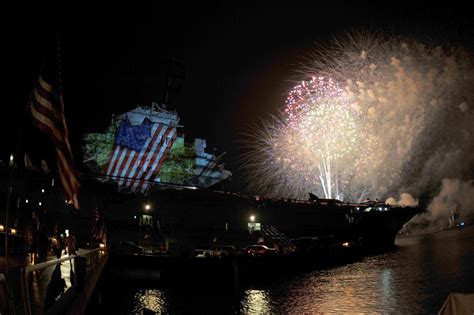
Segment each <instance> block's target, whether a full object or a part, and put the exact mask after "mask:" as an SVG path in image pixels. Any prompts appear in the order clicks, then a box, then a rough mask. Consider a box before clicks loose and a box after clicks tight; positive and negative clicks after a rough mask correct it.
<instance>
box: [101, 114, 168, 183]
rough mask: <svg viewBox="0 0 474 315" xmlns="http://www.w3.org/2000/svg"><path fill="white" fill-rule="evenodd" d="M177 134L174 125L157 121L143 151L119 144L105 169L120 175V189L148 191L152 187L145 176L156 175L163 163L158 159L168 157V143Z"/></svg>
mask: <svg viewBox="0 0 474 315" xmlns="http://www.w3.org/2000/svg"><path fill="white" fill-rule="evenodd" d="M175 134H176V128H175V127H173V126H168V125H164V124H158V123H154V124H152V127H151V131H150V136H149V137H148V138H147V140H146V141H145V143H144V144H143V147H142V149H141V150H140V151H135V150H132V149H130V148H128V147H126V146H123V145H117V144H116V145H115V146H114V149H113V151H112V153H111V156H110V159H109V161H108V163H107V165H106V166H105V173H106V174H107V175H109V176H113V177H117V178H118V179H117V182H118V184H119V187H120V189H124V188H130V191H131V192H135V191H137V190H140V191H142V192H145V191H146V190H147V189H148V187H149V184H148V183H146V182H145V180H150V179H151V180H153V179H154V178H153V175H154V174H156V173H157V172H158V171H159V168H160V167H161V165H162V163H159V161H161V160H162V159H163V158H166V155H167V153H168V151H169V148H168V147H170V146H171V145H172V142H173V141H174V139H175V138H176V136H175ZM167 137H168V139H170V138H169V137H171V139H170V140H171V141H169V140H168V141H167V140H166V139H167ZM168 142H169V143H168Z"/></svg>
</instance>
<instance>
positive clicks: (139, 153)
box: [84, 103, 232, 194]
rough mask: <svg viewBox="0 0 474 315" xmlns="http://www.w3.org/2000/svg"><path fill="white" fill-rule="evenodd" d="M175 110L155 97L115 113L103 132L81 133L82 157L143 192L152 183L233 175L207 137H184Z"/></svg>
mask: <svg viewBox="0 0 474 315" xmlns="http://www.w3.org/2000/svg"><path fill="white" fill-rule="evenodd" d="M182 127H183V126H181V125H179V116H178V114H177V112H176V111H168V110H165V109H164V108H162V107H160V106H159V105H158V104H156V103H153V104H152V106H150V107H142V106H138V107H136V108H135V109H133V110H131V111H129V112H126V113H123V114H121V115H119V116H116V117H113V118H112V122H111V125H110V126H109V128H108V129H107V130H106V132H105V133H103V134H99V133H89V134H86V135H85V136H84V163H85V164H86V165H87V166H88V167H89V168H90V169H91V171H92V172H94V173H95V174H97V175H102V176H104V177H103V178H104V180H112V181H114V182H115V183H116V184H117V185H118V188H119V190H121V191H127V192H131V193H136V192H140V193H143V194H147V193H148V191H149V190H150V188H151V187H156V186H166V185H178V186H193V187H199V188H207V187H211V186H213V185H215V184H217V183H219V182H222V181H224V180H226V179H228V178H230V177H231V175H232V173H231V172H230V171H228V170H225V169H224V164H223V163H222V162H221V161H220V158H219V157H216V156H215V155H213V154H210V153H207V152H206V145H207V144H206V140H204V139H195V140H194V143H192V144H189V143H186V141H185V138H184V135H183V134H179V128H182Z"/></svg>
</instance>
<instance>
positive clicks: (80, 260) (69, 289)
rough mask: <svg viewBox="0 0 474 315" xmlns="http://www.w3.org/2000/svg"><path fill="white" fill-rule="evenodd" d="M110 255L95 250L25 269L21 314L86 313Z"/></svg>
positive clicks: (21, 287) (18, 312)
mask: <svg viewBox="0 0 474 315" xmlns="http://www.w3.org/2000/svg"><path fill="white" fill-rule="evenodd" d="M107 258H108V252H107V250H106V249H99V248H97V249H93V250H89V251H85V252H81V253H80V254H78V255H77V256H68V257H63V258H59V259H55V260H51V261H47V262H44V263H40V264H37V265H30V266H25V267H22V268H21V272H20V275H21V280H20V284H19V285H20V290H21V303H20V304H21V305H16V307H15V308H16V313H17V314H44V313H46V314H48V313H52V314H82V313H84V311H85V308H86V306H87V302H88V301H89V298H90V297H91V295H92V292H93V291H94V288H95V285H96V283H97V281H98V279H99V277H100V274H101V273H102V270H103V268H104V265H105V263H106V261H107Z"/></svg>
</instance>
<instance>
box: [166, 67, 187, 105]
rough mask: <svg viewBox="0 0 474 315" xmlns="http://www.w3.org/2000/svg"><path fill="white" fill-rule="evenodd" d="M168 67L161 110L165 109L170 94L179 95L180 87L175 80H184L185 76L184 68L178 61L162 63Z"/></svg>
mask: <svg viewBox="0 0 474 315" xmlns="http://www.w3.org/2000/svg"><path fill="white" fill-rule="evenodd" d="M162 62H163V63H166V64H167V65H168V70H167V71H166V79H165V89H164V95H163V108H164V109H167V108H166V107H167V105H169V104H168V101H169V96H170V92H175V93H176V94H179V92H180V91H181V85H180V84H179V82H176V81H177V80H184V79H185V77H186V75H185V68H184V63H183V62H182V61H180V60H178V59H175V58H171V59H166V60H163V61H162Z"/></svg>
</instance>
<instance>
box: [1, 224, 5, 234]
mask: <svg viewBox="0 0 474 315" xmlns="http://www.w3.org/2000/svg"><path fill="white" fill-rule="evenodd" d="M3 231H5V227H4V226H3V224H0V232H3Z"/></svg>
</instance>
